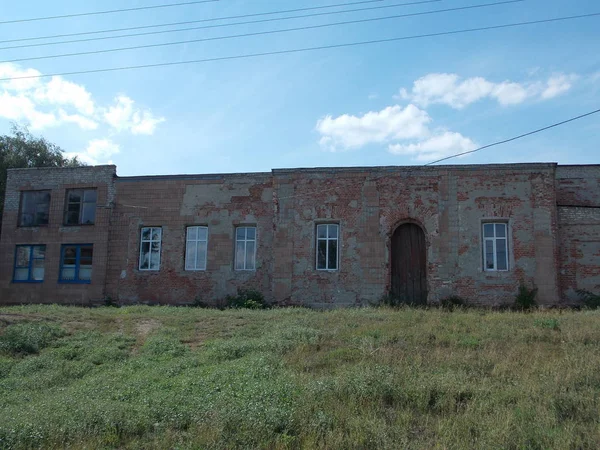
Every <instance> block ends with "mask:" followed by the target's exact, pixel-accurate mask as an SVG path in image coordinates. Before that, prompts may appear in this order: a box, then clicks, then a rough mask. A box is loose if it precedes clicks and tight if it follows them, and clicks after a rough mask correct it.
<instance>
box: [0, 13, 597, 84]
mask: <svg viewBox="0 0 600 450" xmlns="http://www.w3.org/2000/svg"><path fill="white" fill-rule="evenodd" d="M594 16H600V12H598V13H589V14H581V15H577V16H566V17H555V18H552V19H542V20H532V21H528V22H517V23H508V24H502V25H491V26H486V27H479V28H468V29H463V30H452V31H442V32H438V33H428V34H419V35H413V36H402V37H395V38H387V39H374V40H369V41H359V42H350V43H344V44H331V45H322V46H319V47H304V48H296V49H289V50H276V51H270V52H262V53H249V54H246V55H232V56H219V57H215V58H205V59H195V60H187V61H172V62H164V63H155V64H141V65H136V66H120V67H108V68H100V69H90V70H77V71H71V72H57V73H49V74H45V75H44V74H40V75H25V76H20V77H10V78H0V81H12V80H24V79H31V78H48V77H55V76H68V75H82V74H89V73H105V72H116V71H123V70H136V69H148V68H153V67H165V66H179V65H184V64H200V63H206V62H216V61H229V60H235V59H250V58H258V57H261V56H272V55H283V54H290V53H305V52H310V51H317V50H329V49H334V48H346V47H356V46H361V45H371V44H380V43H384V42H396V41H405V40H412V39H421V38H427V37H436V36H448V35H454V34H464V33H473V32H477V31H487V30H498V29H503V28H514V27H520V26H526V25H535V24H541V23H550V22H559V21H566V20H574V19H581V18H586V17H594Z"/></svg>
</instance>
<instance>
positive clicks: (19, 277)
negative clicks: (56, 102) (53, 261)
mask: <svg viewBox="0 0 600 450" xmlns="http://www.w3.org/2000/svg"><path fill="white" fill-rule="evenodd" d="M45 259H46V246H45V245H17V248H16V250H15V271H14V274H13V282H15V283H41V282H42V281H44V260H45Z"/></svg>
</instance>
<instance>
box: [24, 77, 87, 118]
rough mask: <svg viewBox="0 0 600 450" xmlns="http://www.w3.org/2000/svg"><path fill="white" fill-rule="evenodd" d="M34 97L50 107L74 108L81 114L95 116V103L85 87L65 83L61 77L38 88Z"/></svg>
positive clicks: (54, 78)
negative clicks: (63, 106)
mask: <svg viewBox="0 0 600 450" xmlns="http://www.w3.org/2000/svg"><path fill="white" fill-rule="evenodd" d="M33 97H34V98H35V99H36V100H38V101H40V102H42V103H48V104H50V105H65V106H72V107H74V108H75V110H77V111H78V112H80V113H81V114H86V115H88V116H91V115H93V114H94V109H95V105H94V101H93V100H92V94H90V93H89V92H88V91H87V90H86V89H85V87H84V86H81V85H78V84H75V83H71V82H70V81H65V80H64V79H62V78H61V77H52V79H51V80H50V81H49V82H47V83H45V84H43V85H42V86H40V87H38V88H37V89H36V90H35V92H34V94H33Z"/></svg>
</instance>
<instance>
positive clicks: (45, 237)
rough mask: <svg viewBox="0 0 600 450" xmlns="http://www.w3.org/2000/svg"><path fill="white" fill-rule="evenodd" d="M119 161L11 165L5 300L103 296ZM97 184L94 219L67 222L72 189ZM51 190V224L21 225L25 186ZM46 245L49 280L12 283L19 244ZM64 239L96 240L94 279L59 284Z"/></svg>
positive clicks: (0, 279) (76, 300)
mask: <svg viewBox="0 0 600 450" xmlns="http://www.w3.org/2000/svg"><path fill="white" fill-rule="evenodd" d="M115 176H116V168H115V166H97V167H84V168H63V169H17V170H10V171H9V176H8V182H7V189H6V199H5V207H4V217H3V221H2V241H1V242H0V304H19V303H65V304H82V305H87V304H90V303H92V302H100V301H102V299H103V298H104V286H105V283H106V266H107V260H108V229H109V221H110V216H111V208H112V202H113V201H114V177H115ZM74 188H97V190H98V199H97V203H96V205H97V208H96V223H95V225H86V226H75V227H74V226H64V225H63V223H64V210H65V197H66V191H67V189H74ZM27 190H50V191H51V200H50V217H49V224H48V225H47V226H40V227H27V228H23V227H19V226H18V214H19V203H20V198H21V192H22V191H27ZM36 244H43V245H46V258H45V274H44V282H43V283H39V284H37V283H36V284H30V283H13V282H12V279H13V266H14V256H15V247H16V246H17V245H36ZM62 244H93V246H94V254H93V263H92V264H93V268H92V281H91V284H60V283H58V278H59V267H60V253H61V245H62Z"/></svg>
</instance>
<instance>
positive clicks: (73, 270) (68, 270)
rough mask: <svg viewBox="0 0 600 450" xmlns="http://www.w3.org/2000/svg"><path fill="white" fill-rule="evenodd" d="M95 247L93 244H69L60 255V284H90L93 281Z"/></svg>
mask: <svg viewBox="0 0 600 450" xmlns="http://www.w3.org/2000/svg"><path fill="white" fill-rule="evenodd" d="M93 256H94V246H93V245H91V244H67V245H63V246H62V251H61V255H60V275H59V279H58V281H59V282H60V283H90V282H91V281H92V259H93Z"/></svg>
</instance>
